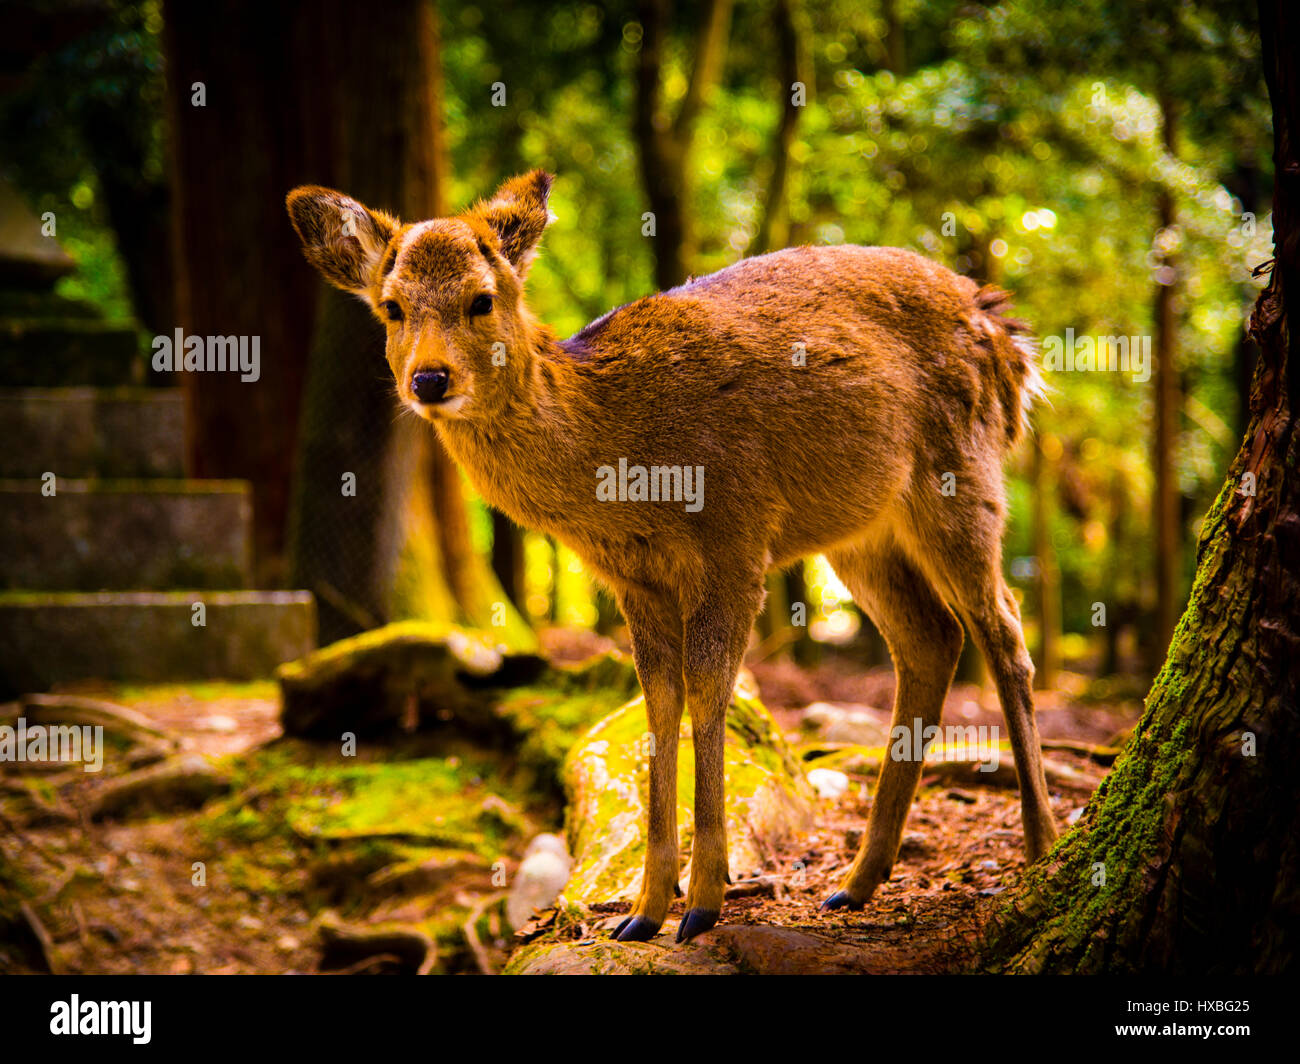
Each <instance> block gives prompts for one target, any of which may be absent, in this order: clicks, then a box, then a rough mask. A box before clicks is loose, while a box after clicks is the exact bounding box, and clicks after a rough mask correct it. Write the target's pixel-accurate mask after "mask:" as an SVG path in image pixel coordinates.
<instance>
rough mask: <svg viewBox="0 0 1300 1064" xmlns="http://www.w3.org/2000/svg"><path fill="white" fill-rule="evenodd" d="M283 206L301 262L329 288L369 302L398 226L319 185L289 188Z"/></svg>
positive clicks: (377, 212)
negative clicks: (299, 247)
mask: <svg viewBox="0 0 1300 1064" xmlns="http://www.w3.org/2000/svg"><path fill="white" fill-rule="evenodd" d="M285 206H286V207H288V209H289V220H290V221H291V222H293V228H294V230H295V231H296V232H297V234H298V239H299V240H301V241H302V250H303V254H304V255H306V256H307V261H308V262H310V263H311V264H312V265H313V266H315V267H316V269H318V270H320V272H321V275H322V276H323V277H324V278H325V280H327V281H328V282H329V283H330V284H332V285H333V286H334V287H335V288H341V289H343V291H345V292H351V293H352V294H353V295H358V296H361V297H362V298H363V299H366V300H367V301H370V295H369V291H370V288H371V285H372V283H373V281H374V280H375V274H376V271H377V270H378V268H379V261H380V259H381V258H382V257H383V254H384V249H385V248H386V247H387V246H388V242H389V241H390V240H391V239H392V238H393V234H394V233H396V232H397V229H398V221H397V219H396V218H393V217H391V216H390V215H387V214H384V213H383V212H382V211H372V210H369V209H368V208H366V207H365V206H363V205H362V204H360V203H358V202H357V201H356V200H354V199H352V198H351V197H350V196H345V195H343V193H341V192H335V191H334V190H333V189H329V188H321V187H320V186H319V185H302V186H301V187H299V188H295V189H294V190H293V191H292V192H290V193H289V196H288V198H287V199H286V200H285Z"/></svg>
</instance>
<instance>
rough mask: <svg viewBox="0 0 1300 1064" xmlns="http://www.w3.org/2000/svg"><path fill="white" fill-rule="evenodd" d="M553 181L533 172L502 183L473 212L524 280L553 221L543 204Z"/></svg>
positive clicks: (550, 177)
mask: <svg viewBox="0 0 1300 1064" xmlns="http://www.w3.org/2000/svg"><path fill="white" fill-rule="evenodd" d="M554 180H555V179H554V178H553V177H552V176H551V175H550V174H548V173H547V172H546V171H545V170H533V171H531V172H530V173H527V174H521V175H520V176H519V177H512V178H511V179H510V180H509V181H507V182H505V184H503V185H502V186H501V187H500V188H499V189H497V191H496V194H495V195H494V196H493V197H492V198H491V199H490V200H485V201H484V202H483V203H480V204H479V205H478V206H476V207H475V208H474V213H476V214H478V216H479V217H480V218H482V219H483V221H484V222H485V223H486V224H487V226H488V228H489V229H491V230H492V232H493V234H494V235H495V236H496V238H497V243H498V244H499V245H500V248H501V254H502V255H504V256H505V258H506V260H507V261H508V262H509V263H510V265H511V266H513V267H514V269H515V273H517V274H518V275H519V276H520V277H523V276H524V275H525V274H527V273H528V267H529V266H530V265H531V264H532V261H533V259H534V257H536V255H537V243H538V241H540V240H541V239H542V232H543V230H545V228H546V227H547V226H548V225H549V224H550V223H551V222H552V221H553V220H554V215H552V214H551V212H550V208H548V207H547V205H546V202H547V200H548V199H549V198H550V195H551V182H552V181H554Z"/></svg>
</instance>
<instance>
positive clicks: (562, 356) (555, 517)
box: [438, 324, 594, 534]
mask: <svg viewBox="0 0 1300 1064" xmlns="http://www.w3.org/2000/svg"><path fill="white" fill-rule="evenodd" d="M578 387H580V382H579V381H578V380H577V373H576V371H575V367H574V366H573V364H572V362H571V361H570V359H569V356H568V355H567V354H566V353H565V352H564V350H563V349H562V348H561V347H560V344H559V342H558V341H557V339H556V337H555V334H554V333H553V332H552V331H551V330H550V329H548V328H546V327H544V326H541V325H535V324H534V325H531V327H530V330H529V342H528V351H527V355H526V362H525V363H524V364H523V365H522V367H521V371H520V373H519V375H518V377H517V378H516V379H515V381H514V382H513V384H512V386H511V387H510V388H509V389H508V391H507V399H506V402H505V404H504V405H503V407H502V408H501V409H500V410H498V411H496V412H494V413H493V414H492V415H491V417H490V418H483V419H481V420H480V419H478V418H473V417H470V418H464V419H456V420H450V421H446V422H441V421H440V422H439V423H438V429H439V435H440V436H441V437H442V441H443V444H444V445H445V446H446V448H447V450H448V452H449V453H450V454H451V456H452V458H454V459H455V460H456V461H457V463H459V464H460V466H461V467H462V468H463V469H464V470H465V471H466V473H467V474H468V475H469V478H470V481H471V483H473V485H474V487H475V489H476V490H477V491H478V492H479V494H480V495H482V496H483V498H484V499H485V500H486V501H487V502H488V503H490V504H491V505H493V506H495V507H497V508H498V509H500V510H502V511H504V512H505V513H506V514H508V515H509V516H510V517H511V518H513V519H514V520H515V521H516V522H517V523H519V524H521V525H524V526H526V527H528V528H534V529H539V530H541V531H545V532H550V533H553V534H554V533H556V532H558V531H560V529H561V527H562V526H563V525H564V524H565V523H567V522H566V518H568V517H569V516H570V515H572V514H573V512H574V510H575V508H580V506H581V503H582V501H583V500H581V499H578V498H577V497H576V496H575V493H580V492H582V491H583V489H584V488H586V489H590V490H588V492H587V494H588V495H590V494H591V491H594V489H593V488H592V487H591V484H592V476H591V474H590V472H589V471H588V475H586V476H583V475H582V470H581V469H580V468H579V467H580V466H583V454H584V452H585V450H586V448H585V447H584V446H583V443H584V441H583V439H582V432H583V431H584V430H585V429H586V428H587V426H586V425H585V424H578V423H575V421H574V419H573V418H572V416H571V412H570V407H571V405H572V403H571V399H572V397H573V395H574V394H575V393H574V389H575V388H578ZM575 504H576V505H575Z"/></svg>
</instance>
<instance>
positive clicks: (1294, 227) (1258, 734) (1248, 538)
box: [986, 0, 1300, 974]
mask: <svg viewBox="0 0 1300 1064" xmlns="http://www.w3.org/2000/svg"><path fill="white" fill-rule="evenodd" d="M1260 21H1261V29H1262V38H1263V45H1264V48H1263V54H1264V65H1265V74H1266V78H1267V80H1268V84H1269V92H1270V96H1271V98H1272V101H1273V112H1274V137H1275V154H1274V160H1275V165H1276V173H1277V186H1276V198H1275V204H1274V232H1275V241H1276V260H1275V262H1274V265H1273V270H1272V274H1271V277H1270V280H1269V284H1268V287H1267V289H1266V290H1265V291H1264V292H1263V293H1262V294H1261V296H1260V298H1259V300H1258V302H1257V303H1256V306H1255V311H1254V314H1253V316H1252V319H1251V333H1252V335H1253V336H1254V338H1255V340H1256V342H1257V343H1258V344H1259V348H1260V360H1259V365H1258V367H1257V370H1256V374H1255V380H1254V385H1253V388H1252V391H1251V422H1250V427H1249V429H1248V432H1247V436H1246V440H1245V442H1244V444H1243V445H1242V448H1241V451H1240V452H1239V453H1238V455H1237V457H1236V459H1235V460H1234V462H1233V464H1232V466H1231V468H1230V470H1229V472H1228V478H1227V481H1226V483H1225V484H1224V486H1223V490H1222V491H1221V492H1220V494H1219V497H1218V499H1217V501H1216V502H1215V504H1214V506H1213V507H1212V509H1211V511H1210V514H1209V516H1208V518H1207V519H1206V522H1205V526H1204V530H1203V532H1202V534H1201V542H1200V549H1199V558H1198V567H1197V574H1196V580H1195V583H1194V586H1193V588H1192V596H1191V601H1190V603H1189V604H1188V608H1187V611H1186V613H1185V614H1184V615H1183V618H1182V621H1181V622H1180V623H1179V625H1178V628H1177V631H1176V632H1175V633H1174V638H1173V642H1172V645H1171V646H1170V650H1169V654H1168V657H1167V659H1166V661H1165V664H1164V668H1163V669H1162V671H1161V672H1160V675H1159V676H1158V677H1157V678H1156V681H1155V684H1154V686H1153V687H1152V689H1151V693H1150V695H1149V696H1148V699H1147V709H1146V712H1145V714H1144V715H1143V717H1142V720H1141V722H1140V723H1139V725H1138V727H1137V729H1136V732H1135V734H1134V738H1133V740H1132V742H1131V743H1130V745H1129V747H1128V749H1127V750H1126V752H1125V753H1124V755H1123V756H1122V757H1121V758H1120V759H1119V761H1118V762H1117V763H1116V766H1115V768H1114V770H1113V772H1112V773H1111V775H1110V776H1109V777H1107V779H1106V780H1105V781H1103V783H1102V785H1101V787H1100V788H1098V790H1097V792H1096V794H1094V796H1093V798H1092V800H1091V801H1090V802H1089V804H1088V807H1087V809H1086V811H1085V813H1084V815H1083V817H1082V818H1081V820H1080V822H1079V824H1078V826H1077V827H1076V828H1075V830H1073V831H1072V832H1071V833H1069V834H1068V835H1067V836H1065V837H1064V838H1063V839H1062V840H1061V841H1060V842H1059V843H1058V844H1057V846H1056V847H1055V848H1054V849H1053V850H1052V851H1051V853H1050V854H1049V855H1048V857H1047V858H1046V859H1045V860H1044V861H1042V862H1040V863H1039V864H1037V865H1035V866H1033V867H1031V868H1030V869H1029V870H1028V871H1027V872H1026V875H1025V878H1024V880H1023V881H1022V883H1021V885H1020V887H1019V888H1018V889H1017V891H1016V893H1015V894H1014V895H1013V896H1012V897H1011V898H1010V899H1009V900H1008V902H1007V904H1006V905H1005V906H1004V907H1003V908H1002V910H1001V912H1000V913H999V914H998V915H997V916H996V917H995V918H994V920H993V922H992V923H991V925H990V930H989V936H988V939H987V943H986V944H987V953H986V964H987V967H989V968H992V969H996V970H1003V971H1016V972H1043V971H1071V972H1096V971H1112V972H1113V971H1144V970H1145V971H1159V972H1167V973H1186V974H1216V973H1246V972H1260V973H1278V972H1283V971H1288V970H1293V969H1294V967H1295V963H1296V959H1297V944H1298V943H1300V874H1298V873H1300V803H1298V802H1297V801H1296V777H1295V765H1296V764H1297V759H1298V758H1300V721H1298V719H1297V718H1298V716H1300V477H1297V476H1295V475H1294V470H1295V468H1296V465H1297V463H1300V432H1297V431H1296V428H1297V426H1296V417H1297V412H1300V380H1298V379H1297V377H1296V375H1295V374H1294V370H1295V369H1296V367H1297V362H1296V360H1295V355H1296V345H1297V335H1298V334H1297V331H1296V329H1295V328H1294V324H1293V323H1295V322H1296V321H1297V320H1300V317H1298V316H1300V188H1298V187H1297V186H1298V185H1300V78H1298V77H1297V73H1298V72H1297V70H1296V67H1295V64H1294V63H1292V62H1290V61H1289V59H1290V57H1291V56H1293V55H1294V54H1295V53H1296V50H1297V48H1300V13H1298V12H1297V11H1296V10H1295V9H1294V8H1293V7H1291V6H1289V5H1286V4H1278V3H1277V2H1276V0H1261V3H1260Z"/></svg>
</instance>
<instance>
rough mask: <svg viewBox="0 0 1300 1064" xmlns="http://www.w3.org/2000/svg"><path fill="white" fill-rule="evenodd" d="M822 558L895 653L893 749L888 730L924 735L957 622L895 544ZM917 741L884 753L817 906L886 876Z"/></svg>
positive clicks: (934, 717) (938, 703)
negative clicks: (860, 828) (853, 841)
mask: <svg viewBox="0 0 1300 1064" xmlns="http://www.w3.org/2000/svg"><path fill="white" fill-rule="evenodd" d="M827 558H828V560H829V561H830V563H831V565H832V567H833V568H834V569H835V572H836V573H837V574H838V576H839V578H840V579H841V580H842V581H843V582H844V584H845V586H846V587H847V588H848V589H849V591H850V592H851V593H852V595H853V600H854V601H855V602H856V603H857V604H858V605H859V606H861V607H862V609H863V610H864V611H865V612H866V613H867V615H868V616H869V617H870V618H871V619H872V621H873V622H874V623H875V625H876V627H877V628H878V629H879V630H880V633H881V634H882V635H883V636H884V637H885V642H886V643H888V645H889V653H890V656H891V657H892V658H893V659H894V675H895V679H896V687H895V691H894V719H893V723H892V726H891V729H890V731H891V744H890V750H891V751H892V750H893V749H894V744H893V737H894V736H895V735H896V734H898V733H897V732H895V730H894V729H897V728H900V727H901V728H905V729H906V732H905V733H904V734H906V735H907V736H909V737H910V736H912V734H913V732H914V730H915V729H917V728H918V727H919V728H920V729H921V732H922V736H923V735H924V730H925V729H926V728H929V727H931V726H936V725H938V723H939V718H940V716H941V715H942V713H943V700H944V696H945V695H946V694H947V693H948V688H949V686H950V685H951V684H952V678H953V675H954V673H955V672H956V670H957V658H958V656H959V655H960V654H961V645H962V629H961V625H960V624H959V623H958V621H957V618H956V617H955V616H954V615H953V612H952V610H950V609H949V608H948V606H947V605H946V604H945V602H944V601H943V599H942V598H941V597H940V596H939V594H938V593H937V592H936V591H935V589H934V587H933V585H932V584H931V583H930V581H929V580H928V579H927V577H926V576H925V574H924V573H922V572H921V570H920V569H919V568H918V567H917V566H915V565H914V564H913V563H912V562H911V561H910V560H909V559H908V558H907V557H906V556H905V555H904V554H903V552H902V550H901V549H900V548H899V547H898V545H897V544H896V543H893V542H892V541H886V542H885V543H882V544H880V545H879V546H874V545H873V546H871V547H867V546H860V547H854V548H850V549H847V550H841V551H835V552H832V553H829V554H828V555H827ZM917 745H918V743H913V742H907V743H906V746H907V748H908V749H907V752H906V754H905V756H904V757H902V758H899V759H895V758H894V757H893V756H890V757H886V758H885V759H884V762H883V767H882V768H881V771H880V783H879V785H878V786H877V788H876V796H875V800H874V801H873V802H872V804H871V815H870V818H869V820H868V823H867V834H866V838H865V839H864V840H863V843H862V848H861V849H860V850H859V851H858V855H857V858H856V859H855V860H854V862H853V864H852V866H850V868H849V870H848V872H847V873H846V874H845V876H844V880H843V882H842V884H841V887H840V889H839V890H838V891H837V892H836V893H835V894H833V895H831V897H829V898H828V899H827V900H826V901H825V902H824V903H823V904H822V908H823V909H840V908H851V909H860V908H861V907H862V905H863V903H865V902H866V900H867V899H868V898H870V897H871V895H872V893H873V892H874V891H875V889H876V887H878V886H879V885H880V884H881V883H883V882H884V881H885V880H886V879H888V878H889V873H890V870H891V869H892V868H893V865H894V860H895V859H896V858H897V856H898V845H899V842H900V840H901V839H902V835H903V822H904V821H905V820H906V819H907V811H908V809H909V807H910V806H911V804H912V798H913V796H914V795H915V793H916V785H917V783H918V781H919V780H920V778H921V762H920V761H919V760H916V759H915V758H914V756H913V750H914V748H915V747H916V746H917Z"/></svg>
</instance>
